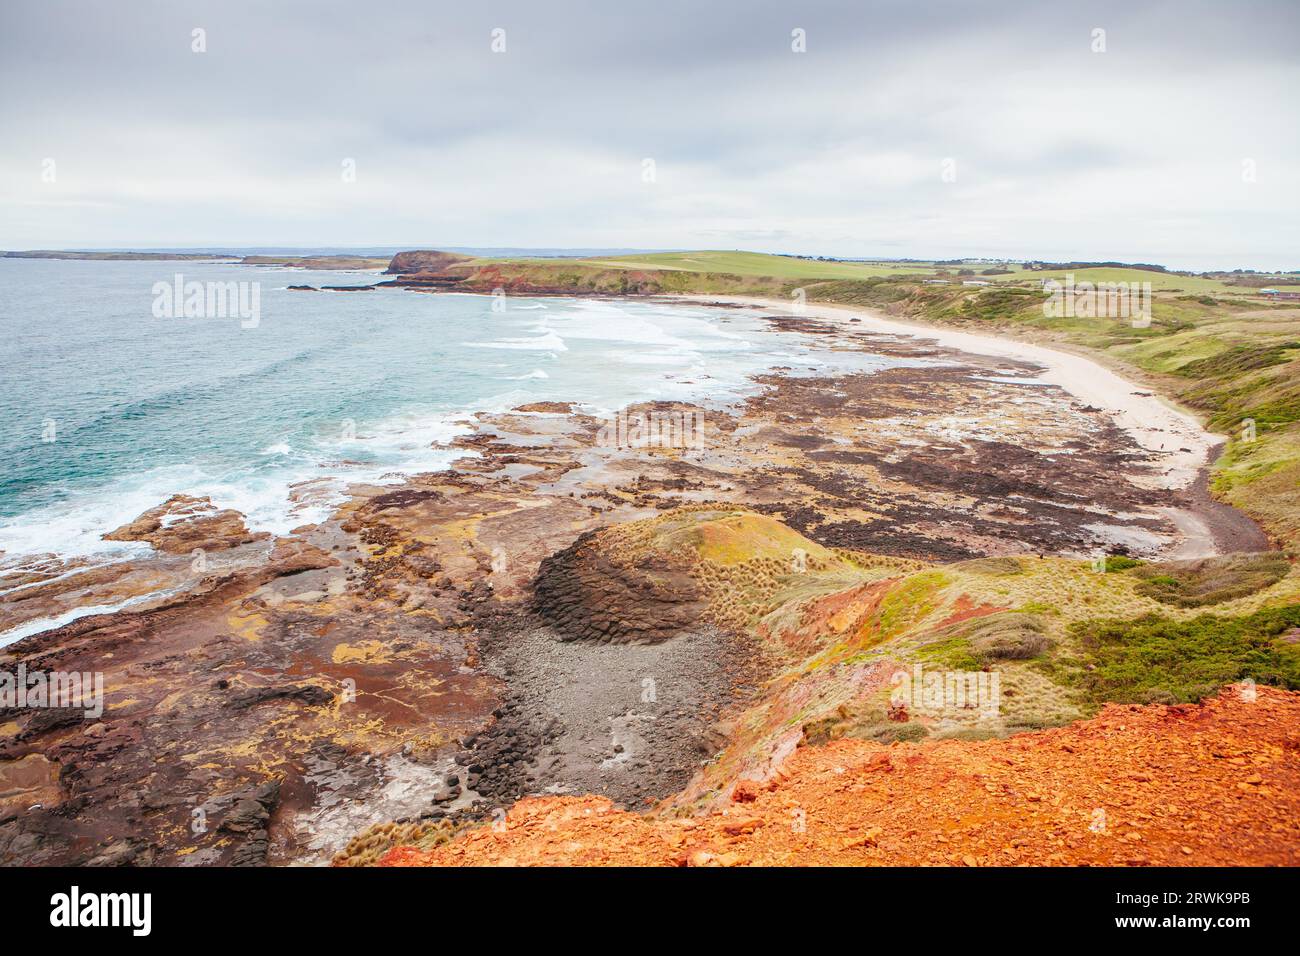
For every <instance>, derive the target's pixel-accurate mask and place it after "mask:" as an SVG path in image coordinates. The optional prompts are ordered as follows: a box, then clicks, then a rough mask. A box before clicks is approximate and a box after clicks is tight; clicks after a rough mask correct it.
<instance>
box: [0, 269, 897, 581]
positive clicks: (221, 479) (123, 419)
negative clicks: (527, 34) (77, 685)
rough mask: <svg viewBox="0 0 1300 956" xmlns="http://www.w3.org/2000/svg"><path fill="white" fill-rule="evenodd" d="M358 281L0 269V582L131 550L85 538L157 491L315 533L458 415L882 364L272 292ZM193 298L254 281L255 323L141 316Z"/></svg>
mask: <svg viewBox="0 0 1300 956" xmlns="http://www.w3.org/2000/svg"><path fill="white" fill-rule="evenodd" d="M178 277H179V278H178ZM375 279H376V276H375V275H374V274H373V273H347V272H335V271H330V272H315V271H309V270H300V269H292V270H291V269H276V268H260V267H250V266H239V265H233V264H225V263H196V262H130V261H125V262H110V261H78V260H41V259H5V258H0V330H2V331H3V335H2V336H0V369H3V373H2V375H0V551H3V552H4V554H3V555H0V566H8V567H13V566H15V565H17V564H21V563H22V562H23V561H24V560H26V559H28V558H30V557H31V556H34V555H43V554H55V555H58V556H60V557H74V556H76V557H86V556H98V555H102V556H105V557H111V556H112V555H114V554H116V553H121V552H127V553H140V552H141V550H142V549H143V550H147V549H148V546H147V545H142V544H140V543H135V542H107V541H104V540H103V539H102V535H103V534H104V533H105V532H107V531H110V530H112V529H113V528H116V527H118V526H119V525H121V524H123V523H125V522H127V521H130V520H132V519H133V518H135V517H136V516H138V515H139V514H140V513H141V512H143V511H145V510H146V509H148V508H151V507H153V506H155V505H157V504H159V503H161V502H163V501H165V500H166V499H167V498H168V497H170V496H171V495H173V494H176V493H184V494H189V495H197V496H203V495H206V496H209V497H210V498H211V499H212V500H213V502H214V503H215V504H217V505H218V506H220V507H229V508H235V509H237V510H239V511H241V512H243V513H244V514H245V515H246V516H247V519H248V523H249V525H250V527H252V528H254V529H255V530H265V531H270V532H272V533H286V532H288V531H289V530H290V529H292V528H294V527H297V526H298V525H302V524H306V523H311V522H316V521H320V520H322V519H323V518H325V517H327V516H328V515H329V514H330V512H331V511H332V509H333V508H334V507H335V506H336V505H337V504H338V502H340V501H342V500H343V498H344V495H345V491H346V488H347V486H348V484H349V483H352V482H362V481H364V482H381V483H382V482H394V481H399V480H401V477H402V476H403V475H409V474H413V473H418V472H425V471H434V470H438V469H440V468H443V467H445V466H446V465H447V464H448V463H449V462H451V461H452V460H453V459H455V458H457V457H461V456H463V455H465V454H466V453H465V452H464V451H460V450H451V449H447V448H445V447H436V446H437V444H438V443H442V442H446V441H448V440H449V439H451V438H453V437H454V436H455V435H457V434H460V433H463V432H466V431H468V430H469V426H468V425H467V424H466V419H467V417H468V416H469V415H471V414H472V413H474V412H476V411H503V410H506V409H509V408H512V407H515V406H517V405H520V404H523V403H526V402H535V401H545V400H554V401H572V402H577V403H579V404H580V405H581V406H582V410H584V411H588V412H591V413H593V414H598V415H609V414H612V413H614V412H615V411H616V410H617V409H619V408H621V407H622V406H624V405H627V404H629V403H631V402H636V401H643V400H649V399H683V400H694V401H699V402H703V403H705V404H709V405H713V406H725V405H727V404H730V403H734V402H737V401H739V400H741V399H743V398H744V397H745V396H746V395H749V394H752V393H753V392H754V390H755V389H756V387H757V386H756V385H755V384H754V383H753V381H752V376H753V375H755V374H756V373H759V372H762V371H765V370H767V369H771V368H774V367H778V366H779V367H788V368H791V369H794V370H795V371H796V373H801V374H810V373H812V372H814V371H828V370H848V369H862V370H869V369H872V368H880V367H884V366H888V365H895V364H898V362H897V360H891V359H886V358H883V357H880V356H873V355H866V354H862V353H848V352H832V351H829V350H827V349H825V348H824V346H823V345H822V343H821V342H819V341H818V337H816V336H809V335H803V334H799V333H793V332H777V331H774V330H773V329H772V328H771V327H770V325H769V324H768V323H765V322H763V321H761V320H760V319H759V318H757V317H755V316H753V315H750V314H746V313H742V312H738V311H736V310H729V309H722V308H706V307H697V306H688V305H678V304H667V303H663V302H659V301H653V300H647V301H639V300H611V299H601V300H584V299H562V298H522V297H507V298H505V299H504V300H498V299H494V298H493V297H492V296H483V295H465V294H428V293H416V292H410V291H406V290H400V289H381V290H376V291H372V292H300V291H290V289H289V288H288V287H289V286H291V285H313V286H320V285H360V284H366V283H370V282H373V281H375ZM192 282H198V283H204V284H206V283H256V295H255V296H250V295H249V293H250V292H251V291H252V288H251V287H250V286H244V287H242V288H241V291H242V292H243V293H244V294H245V303H246V304H247V303H248V301H249V299H250V298H252V299H255V301H256V304H257V311H258V314H257V317H256V322H252V321H249V320H247V319H242V320H241V318H240V317H239V316H238V315H234V314H233V313H229V312H228V313H227V314H226V316H225V317H221V316H207V317H188V318H187V317H185V315H184V309H183V308H182V307H181V306H182V303H181V302H177V303H175V304H174V305H175V307H174V308H172V309H170V310H169V309H168V308H167V307H166V305H167V304H164V305H163V306H162V307H161V308H160V297H163V298H170V297H171V296H170V292H169V291H168V292H167V294H166V295H165V296H163V295H162V290H164V289H165V290H170V289H171V288H173V287H175V286H177V284H178V283H179V284H180V286H181V287H182V288H183V287H184V285H185V284H186V283H192ZM232 289H233V287H232ZM236 301H238V300H237V299H236V298H235V297H234V296H233V295H232V298H231V303H232V305H233V304H234V303H235V302H236ZM295 490H296V491H297V494H295V493H294V492H295ZM304 492H307V493H304Z"/></svg>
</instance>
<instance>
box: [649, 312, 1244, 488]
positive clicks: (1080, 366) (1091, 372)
mask: <svg viewBox="0 0 1300 956" xmlns="http://www.w3.org/2000/svg"><path fill="white" fill-rule="evenodd" d="M668 298H673V299H676V300H678V301H684V302H695V303H699V304H701V305H703V304H708V303H728V304H732V305H742V306H744V305H748V306H753V307H754V308H758V309H772V310H777V311H781V312H784V313H787V314H790V315H795V316H806V317H812V318H820V319H828V320H830V321H833V322H838V323H847V322H850V321H854V320H856V321H855V323H854V324H856V325H858V326H859V327H860V328H861V329H862V330H864V331H868V332H879V333H882V334H886V335H903V336H908V337H911V338H920V339H928V340H932V341H933V342H935V343H936V344H937V345H939V346H941V347H943V348H950V349H954V350H956V351H960V352H966V353H969V354H972V355H985V356H992V357H995V358H1006V359H1013V360H1016V361H1021V362H1032V363H1034V364H1036V365H1040V366H1042V368H1043V371H1042V372H1040V373H1038V374H1037V376H1036V377H1037V378H1038V379H1039V380H1040V381H1042V382H1044V383H1047V384H1050V385H1056V386H1059V387H1060V388H1062V389H1064V390H1065V391H1067V392H1069V393H1070V394H1071V395H1073V396H1074V397H1075V398H1078V399H1079V400H1080V401H1083V402H1085V403H1087V404H1088V405H1091V406H1093V407H1096V408H1100V409H1102V410H1103V411H1104V412H1106V414H1108V415H1109V416H1110V417H1111V419H1112V420H1113V421H1114V422H1115V424H1116V425H1117V426H1119V427H1120V428H1121V429H1123V430H1124V431H1126V432H1127V433H1128V434H1129V435H1131V436H1132V437H1133V439H1134V441H1136V442H1137V443H1138V444H1139V445H1140V446H1141V447H1143V448H1145V449H1147V450H1148V451H1150V452H1152V453H1154V454H1156V455H1158V456H1160V458H1161V459H1162V460H1163V464H1162V466H1161V469H1160V470H1161V472H1162V474H1161V475H1160V476H1158V477H1153V476H1145V477H1142V478H1137V479H1135V480H1136V481H1137V482H1138V483H1142V482H1146V483H1147V484H1148V485H1149V486H1150V487H1153V488H1167V489H1171V490H1172V489H1181V488H1186V487H1187V486H1189V485H1190V484H1191V483H1192V482H1193V481H1194V480H1195V478H1196V475H1197V473H1198V472H1199V471H1200V469H1201V468H1202V467H1203V466H1204V465H1205V464H1206V463H1207V461H1206V460H1207V458H1208V456H1209V454H1210V452H1211V451H1212V450H1213V449H1214V448H1216V447H1217V446H1219V445H1221V444H1222V443H1223V441H1224V440H1225V438H1224V436H1222V435H1214V434H1211V433H1209V432H1206V431H1205V430H1204V429H1203V428H1202V427H1201V424H1200V422H1198V421H1197V420H1196V418H1195V417H1194V416H1192V415H1191V414H1189V413H1188V412H1185V411H1182V410H1180V409H1178V408H1175V407H1174V406H1173V405H1171V404H1170V403H1169V402H1168V401H1166V400H1165V399H1164V398H1162V397H1160V396H1159V395H1157V394H1155V393H1154V392H1151V391H1149V390H1147V389H1145V388H1143V387H1141V386H1139V385H1136V384H1134V383H1133V382H1130V381H1128V380H1127V379H1125V378H1124V377H1123V376H1121V375H1119V374H1117V373H1116V372H1115V371H1113V370H1111V369H1108V368H1106V367H1105V366H1104V365H1101V364H1100V363H1098V362H1096V361H1094V360H1093V359H1091V358H1088V357H1086V356H1083V355H1078V354H1076V353H1073V352H1067V351H1064V350H1062V349H1059V348H1052V347H1049V346H1045V345H1039V344H1037V343H1034V342H1026V341H1023V340H1021V339H1014V338H1010V337H1007V336H1001V335H988V334H981V333H978V332H963V331H958V330H956V329H950V328H943V327H940V326H934V325H925V324H922V323H919V322H903V321H900V320H898V319H895V318H890V317H887V316H884V315H881V314H880V313H879V312H876V311H874V310H871V309H864V308H859V307H850V306H838V305H825V304H807V305H804V306H802V307H800V308H799V309H798V310H797V311H796V310H795V308H794V307H793V306H792V304H791V303H790V302H785V301H782V300H780V299H767V298H760V297H756V296H673V297H668Z"/></svg>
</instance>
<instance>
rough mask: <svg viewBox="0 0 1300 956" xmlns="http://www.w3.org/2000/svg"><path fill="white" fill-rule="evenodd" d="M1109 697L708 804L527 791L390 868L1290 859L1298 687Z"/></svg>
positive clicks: (826, 754)
mask: <svg viewBox="0 0 1300 956" xmlns="http://www.w3.org/2000/svg"><path fill="white" fill-rule="evenodd" d="M1256 693H1257V697H1256V699H1254V700H1249V699H1246V698H1245V697H1244V696H1239V695H1238V693H1237V692H1236V691H1234V690H1233V689H1231V688H1229V689H1226V690H1225V691H1224V692H1223V694H1222V695H1221V696H1220V697H1218V698H1215V699H1212V700H1207V701H1205V702H1203V703H1202V704H1200V705H1183V706H1174V707H1167V706H1162V705H1153V706H1148V707H1137V706H1127V705H1125V706H1121V705H1111V706H1108V707H1107V708H1106V710H1105V711H1104V712H1103V713H1102V714H1100V715H1099V716H1097V717H1096V718H1094V719H1092V720H1087V721H1080V722H1078V723H1075V724H1072V725H1070V726H1068V727H1062V728H1058V729H1054V730H1047V731H1042V732H1037V733H1027V734H1020V735H1017V736H1015V737H1011V738H1008V739H1005V740H991V741H979V742H968V741H955V740H949V741H936V742H924V743H920V744H894V745H891V746H888V747H886V746H882V745H880V744H876V743H868V742H864V741H859V740H839V741H835V742H832V743H830V744H828V745H826V746H824V747H801V748H799V749H798V750H797V751H796V752H795V753H794V754H793V755H792V756H791V757H790V758H789V760H788V761H787V762H786V763H785V765H784V767H783V768H782V770H781V771H780V772H779V773H778V775H777V777H776V778H774V779H773V780H772V781H770V782H767V783H761V784H760V783H753V782H750V781H745V782H742V784H741V785H740V786H738V787H737V789H736V794H735V796H734V797H733V802H732V803H731V804H730V805H729V806H728V807H727V808H726V809H725V810H723V811H720V812H718V813H715V814H712V815H710V816H707V817H702V818H694V819H685V820H670V819H658V818H655V817H649V816H641V815H637V814H634V813H628V812H625V811H621V810H618V809H616V808H615V807H614V806H613V805H612V804H611V803H610V802H609V801H608V800H605V799H603V798H600V797H591V796H588V797H576V798H575V797H546V798H534V799H527V800H523V801H521V802H519V803H518V804H516V806H515V807H514V808H513V809H512V810H511V811H510V813H509V814H508V816H507V819H506V821H505V823H504V825H501V824H498V826H497V828H496V829H494V828H493V827H492V826H485V827H483V828H481V829H477V830H474V831H471V832H469V833H467V834H466V835H464V836H463V837H461V838H460V839H458V840H456V841H454V842H452V843H449V844H446V845H444V846H441V847H437V848H436V849H434V850H432V851H429V852H422V851H420V850H416V849H413V848H410V847H398V848H396V849H394V850H392V851H390V852H389V853H388V854H387V856H386V857H385V858H384V860H383V861H382V862H383V865H387V866H474V865H493V864H495V865H544V866H609V865H613V866H619V865H659V866H701V865H704V866H708V865H723V866H727V865H868V866H871V865H926V864H931V865H941V866H942V865H958V866H960V865H965V866H993V865H1016V864H1031V865H1088V864H1101V865H1146V864H1165V865H1183V866H1187V865H1194V866H1207V865H1234V864H1252V865H1261V864H1281V865H1293V866H1294V865H1300V693H1296V692H1287V691H1280V690H1275V689H1273V688H1265V687H1261V688H1259V689H1258V690H1257V691H1256Z"/></svg>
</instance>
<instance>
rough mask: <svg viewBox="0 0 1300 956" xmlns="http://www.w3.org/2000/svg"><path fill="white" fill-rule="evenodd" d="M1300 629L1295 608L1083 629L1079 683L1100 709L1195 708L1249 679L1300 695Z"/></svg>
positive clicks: (1091, 624)
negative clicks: (1119, 705)
mask: <svg viewBox="0 0 1300 956" xmlns="http://www.w3.org/2000/svg"><path fill="white" fill-rule="evenodd" d="M1296 628H1300V605H1295V604H1292V605H1289V606H1284V607H1275V608H1266V609H1264V610H1261V611H1256V612H1255V613H1253V614H1247V615H1241V616H1237V617H1220V616H1218V615H1213V614H1202V615H1200V616H1198V617H1194V618H1191V619H1190V620H1181V621H1180V620H1174V619H1171V618H1168V617H1164V616H1162V615H1157V614H1149V615H1146V616H1144V617H1141V618H1139V619H1137V620H1135V621H1127V620H1118V621H1117V620H1104V621H1084V622H1081V623H1079V624H1076V625H1074V627H1073V629H1072V630H1073V633H1074V636H1075V637H1077V638H1078V640H1079V641H1080V643H1081V645H1082V648H1083V652H1084V653H1083V659H1082V661H1081V664H1082V665H1083V666H1082V667H1081V668H1080V669H1079V670H1078V671H1077V678H1076V680H1077V683H1078V685H1079V687H1080V688H1081V689H1082V690H1083V691H1084V692H1085V693H1086V694H1087V695H1088V697H1089V698H1091V700H1092V701H1093V702H1094V703H1101V702H1103V701H1119V702H1126V703H1153V702H1163V703H1188V702H1196V701H1199V700H1200V699H1201V698H1202V697H1206V696H1209V695H1212V694H1215V693H1217V692H1218V691H1219V689H1220V688H1221V687H1223V685H1225V684H1230V683H1234V682H1237V681H1242V680H1246V679H1250V680H1253V681H1255V682H1256V683H1259V684H1274V685H1277V686H1279V687H1286V688H1288V689H1291V690H1297V689H1300V645H1298V644H1296V643H1295V642H1294V637H1293V636H1289V634H1288V632H1292V631H1294V630H1295V629H1296Z"/></svg>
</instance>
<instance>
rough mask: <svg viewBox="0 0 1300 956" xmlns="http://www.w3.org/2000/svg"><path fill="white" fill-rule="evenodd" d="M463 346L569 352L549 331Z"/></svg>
mask: <svg viewBox="0 0 1300 956" xmlns="http://www.w3.org/2000/svg"><path fill="white" fill-rule="evenodd" d="M465 345H467V346H469V347H470V348H475V349H522V350H524V351H530V352H567V351H569V347H568V346H567V345H565V344H564V339H562V338H560V336H559V335H557V334H556V333H555V332H554V331H553V330H550V329H548V330H547V331H546V332H545V333H544V334H541V335H534V336H531V337H529V338H505V339H498V340H496V341H495V342H466V343H465Z"/></svg>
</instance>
